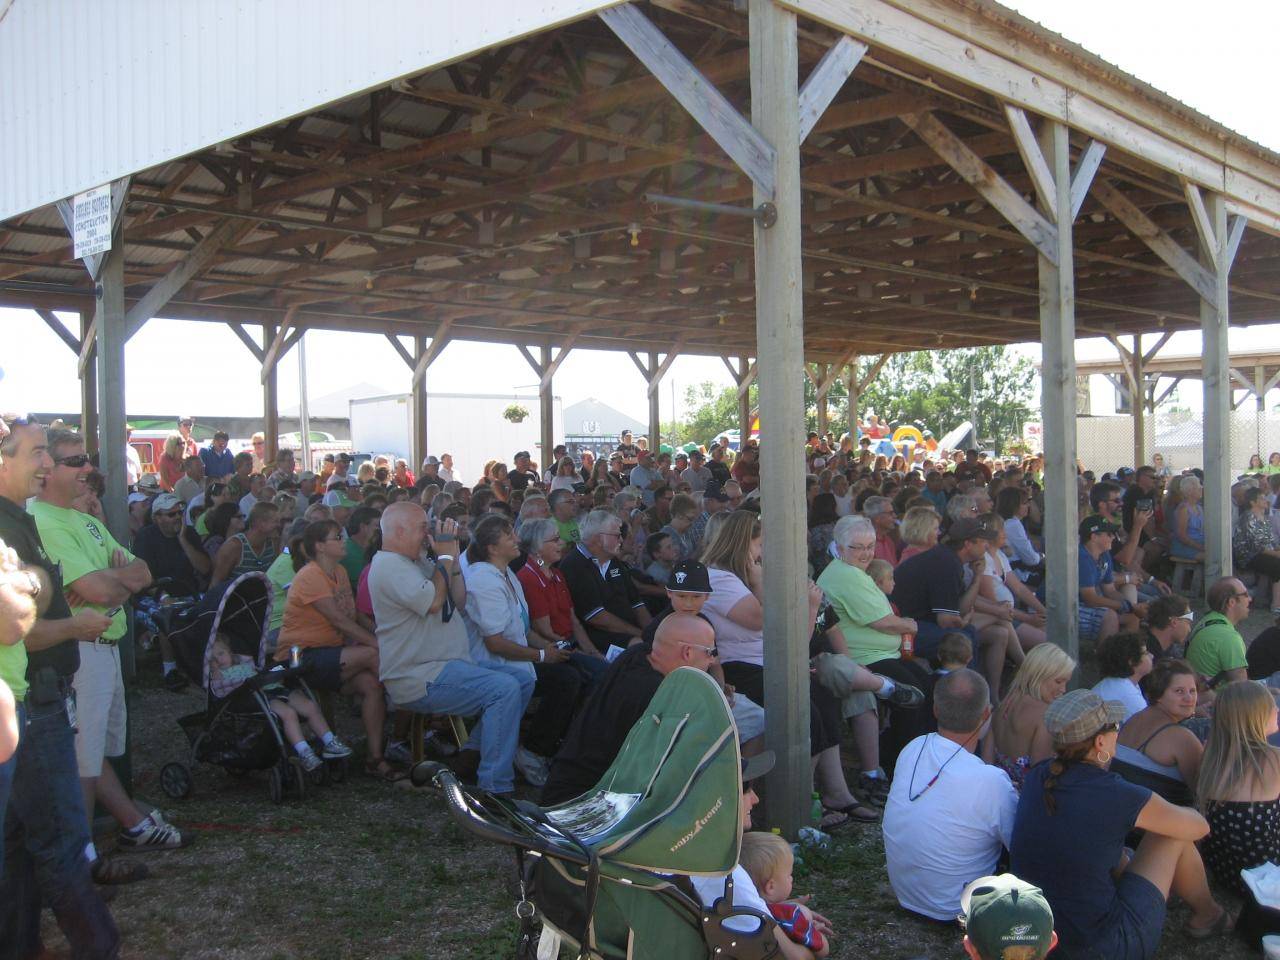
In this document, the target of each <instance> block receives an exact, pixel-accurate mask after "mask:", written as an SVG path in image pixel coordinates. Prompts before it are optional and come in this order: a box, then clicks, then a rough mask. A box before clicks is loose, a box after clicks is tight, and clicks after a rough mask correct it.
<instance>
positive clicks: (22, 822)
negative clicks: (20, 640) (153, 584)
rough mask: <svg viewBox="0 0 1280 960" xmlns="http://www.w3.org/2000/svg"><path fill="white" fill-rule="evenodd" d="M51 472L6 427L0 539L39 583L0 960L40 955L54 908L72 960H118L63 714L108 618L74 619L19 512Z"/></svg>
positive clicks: (22, 434)
mask: <svg viewBox="0 0 1280 960" xmlns="http://www.w3.org/2000/svg"><path fill="white" fill-rule="evenodd" d="M52 469H54V466H53V462H52V460H51V459H50V457H49V449H48V446H47V443H46V439H45V431H44V427H43V426H41V425H40V424H39V423H36V422H34V421H31V420H27V419H22V420H10V422H9V433H8V435H7V436H3V437H0V539H3V540H4V542H5V543H6V544H8V545H9V547H11V548H12V549H13V550H14V551H15V552H16V553H17V555H18V558H19V560H21V561H22V562H23V563H24V564H26V567H25V569H26V570H28V571H30V572H31V573H33V574H34V575H35V576H36V577H37V578H38V579H39V581H40V590H39V592H38V594H37V596H36V603H37V612H38V615H39V616H38V619H37V620H36V622H35V623H34V624H33V625H32V627H31V629H30V631H29V632H28V633H27V636H26V639H25V640H24V645H25V648H26V652H27V667H26V673H25V676H24V677H23V680H24V681H25V686H26V691H25V696H24V697H23V698H22V701H21V702H22V710H23V714H24V725H23V728H22V738H21V740H20V741H19V744H18V751H17V753H16V754H15V768H14V780H13V787H12V792H11V794H10V797H9V805H8V808H7V810H6V811H5V822H4V843H5V848H4V872H3V876H2V877H0V956H2V957H5V958H7V957H10V956H14V957H29V956H34V955H37V954H39V953H40V952H41V951H42V947H41V943H40V912H41V907H42V905H43V904H47V905H48V906H50V907H52V908H53V913H54V916H55V917H56V918H57V921H58V925H59V926H60V927H61V928H62V931H63V933H64V934H65V935H66V937H67V940H68V942H69V943H70V945H71V952H72V955H73V956H75V957H115V956H117V955H118V953H119V948H120V933H119V931H118V930H117V929H116V925H115V922H114V921H113V920H112V919H111V913H110V911H109V910H107V907H106V905H105V904H104V903H103V901H102V897H101V896H100V895H99V894H98V891H97V889H96V887H95V886H94V883H93V880H92V879H91V878H90V874H89V861H88V860H87V859H86V857H85V849H86V846H87V844H88V843H89V821H88V817H87V816H86V813H85V806H84V796H83V794H82V793H81V790H80V782H79V778H78V773H77V769H76V753H75V737H74V731H73V727H72V723H71V717H70V715H69V705H70V703H71V702H72V701H71V699H70V698H71V696H72V687H71V681H72V677H73V676H74V675H75V672H76V670H77V668H78V667H79V665H80V651H79V643H78V641H80V640H82V639H90V638H92V637H96V636H100V635H101V634H102V632H103V631H104V630H106V629H107V628H108V627H109V626H110V625H111V621H110V619H109V618H108V617H106V616H104V615H103V614H102V613H100V612H98V611H95V610H89V609H84V610H81V611H79V612H78V613H76V614H75V615H74V616H73V615H72V613H71V608H70V606H69V605H68V603H67V600H66V596H65V595H64V594H63V590H62V571H61V567H60V566H59V565H58V564H57V563H55V562H54V561H53V559H51V558H50V556H49V555H48V554H47V553H46V552H45V549H44V545H43V543H42V541H41V539H40V533H39V531H38V530H37V528H36V524H35V521H34V520H33V519H32V518H31V516H30V515H29V514H27V513H26V511H25V510H24V509H23V504H24V503H25V502H26V500H27V499H28V498H30V497H32V496H34V495H35V494H36V493H37V492H38V491H39V489H40V485H41V482H42V481H43V480H44V478H45V477H46V476H48V474H49V472H50V471H51V470H52Z"/></svg>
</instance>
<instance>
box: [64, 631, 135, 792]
mask: <svg viewBox="0 0 1280 960" xmlns="http://www.w3.org/2000/svg"><path fill="white" fill-rule="evenodd" d="M71 685H72V686H73V687H74V688H75V691H76V766H78V767H79V768H80V776H81V777H96V776H98V775H100V774H101V773H102V760H103V758H104V757H119V756H123V755H124V744H125V727H126V724H127V720H128V715H127V714H126V713H125V704H124V678H123V676H122V675H121V673H120V648H119V647H117V646H115V645H107V644H101V643H86V642H85V641H83V640H81V641H80V669H79V670H77V671H76V675H75V677H74V679H73V680H72V681H71Z"/></svg>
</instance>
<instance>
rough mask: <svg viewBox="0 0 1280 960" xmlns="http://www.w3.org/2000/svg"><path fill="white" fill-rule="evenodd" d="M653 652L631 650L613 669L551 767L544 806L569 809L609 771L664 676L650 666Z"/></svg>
mask: <svg viewBox="0 0 1280 960" xmlns="http://www.w3.org/2000/svg"><path fill="white" fill-rule="evenodd" d="M649 653H650V648H649V646H648V645H647V644H643V643H638V644H636V645H635V646H634V647H628V648H627V650H626V652H625V653H623V654H622V655H621V656H620V657H618V659H616V660H614V661H613V663H611V664H610V665H609V669H608V670H606V671H605V672H604V676H602V677H601V678H600V682H599V683H597V684H596V688H595V690H594V691H592V694H591V696H590V698H589V699H588V700H587V702H586V703H585V704H583V707H582V709H581V710H580V711H578V715H577V716H576V717H575V718H574V721H573V724H572V725H571V726H570V727H569V734H568V736H566V737H565V739H564V743H563V744H561V746H560V752H559V753H557V754H556V756H555V759H554V760H552V761H551V772H550V774H549V775H548V777H547V783H546V786H544V787H543V788H542V800H541V802H542V804H543V805H544V806H550V805H551V804H556V803H564V802H565V801H566V800H572V799H574V798H575V797H579V796H581V795H582V794H584V793H586V791H588V790H590V789H591V788H592V787H593V786H595V785H596V783H598V782H599V780H600V778H601V776H603V775H604V772H605V771H606V770H608V769H609V766H610V765H611V764H612V763H613V761H614V759H615V758H616V757H617V756H618V751H619V750H621V749H622V742H623V741H624V740H625V739H626V738H627V734H628V733H630V732H631V728H632V727H633V726H635V724H636V721H638V720H639V719H640V718H641V717H643V716H644V712H645V710H646V709H647V708H648V706H649V701H650V700H652V699H653V695H654V694H655V693H656V692H657V690H658V687H659V686H660V685H661V683H662V680H663V676H662V674H660V673H659V672H658V671H657V670H655V669H653V667H652V666H650V664H649Z"/></svg>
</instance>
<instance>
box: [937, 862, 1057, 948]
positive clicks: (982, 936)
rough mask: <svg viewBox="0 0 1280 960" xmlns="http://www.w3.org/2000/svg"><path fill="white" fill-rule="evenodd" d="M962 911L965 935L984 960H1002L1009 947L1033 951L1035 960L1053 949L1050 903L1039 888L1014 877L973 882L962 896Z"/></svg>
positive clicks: (1006, 874)
mask: <svg viewBox="0 0 1280 960" xmlns="http://www.w3.org/2000/svg"><path fill="white" fill-rule="evenodd" d="M960 910H961V911H962V912H963V914H964V922H965V933H967V934H968V936H969V941H970V942H971V943H972V944H973V945H974V947H975V948H976V949H977V951H978V954H979V955H980V956H981V957H982V960H1003V958H1004V956H1005V951H1006V950H1007V949H1008V948H1010V947H1034V948H1035V953H1034V954H1033V955H1032V960H1040V958H1042V957H1044V955H1045V954H1047V953H1048V952H1049V951H1050V950H1052V949H1053V945H1054V942H1055V941H1054V936H1053V911H1052V910H1051V909H1050V908H1049V901H1047V900H1046V899H1045V898H1044V894H1043V893H1042V892H1041V891H1040V888H1039V887H1033V886H1032V885H1031V884H1029V883H1027V882H1026V881H1025V880H1019V879H1018V878H1017V877H1015V876H1014V875H1013V874H1011V873H1002V874H1001V875H1000V876H998V877H979V878H978V879H977V880H975V881H973V883H971V884H969V885H968V886H967V887H965V888H964V893H962V894H961V895H960ZM1018 956H1019V957H1021V956H1022V954H1021V953H1019V954H1018Z"/></svg>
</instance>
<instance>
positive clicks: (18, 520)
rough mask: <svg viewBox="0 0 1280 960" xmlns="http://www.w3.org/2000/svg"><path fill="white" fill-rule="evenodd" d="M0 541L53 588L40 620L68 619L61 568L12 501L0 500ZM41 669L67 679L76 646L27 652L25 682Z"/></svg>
mask: <svg viewBox="0 0 1280 960" xmlns="http://www.w3.org/2000/svg"><path fill="white" fill-rule="evenodd" d="M0 540H3V541H4V542H5V545H6V546H7V547H9V548H11V549H12V550H13V551H14V552H15V553H17V555H18V559H19V560H21V561H22V562H23V563H26V564H30V565H31V566H33V567H40V568H41V569H42V570H44V572H45V573H46V574H48V576H49V582H50V583H51V584H53V588H52V589H53V596H51V597H50V598H49V606H48V609H46V610H45V612H44V614H43V615H42V616H41V617H40V619H41V620H65V619H67V618H68V617H70V616H71V607H70V606H69V605H68V604H67V598H66V596H64V595H63V593H62V564H60V563H55V562H54V560H53V559H52V558H51V557H50V556H49V555H48V554H47V553H45V552H44V544H43V543H42V542H41V541H40V532H39V531H38V530H37V529H36V521H35V519H34V518H33V517H32V516H31V514H29V513H27V511H25V510H23V509H22V507H20V506H18V505H17V504H16V503H14V502H13V501H12V500H9V499H7V498H5V497H0ZM43 667H52V668H53V670H54V671H56V672H57V674H58V676H60V677H66V678H68V679H70V678H71V677H72V676H73V675H74V674H75V672H76V671H77V670H79V669H80V642H79V641H78V640H74V639H73V640H64V641H62V643H59V644H57V645H55V646H52V647H48V648H47V649H44V650H28V651H27V680H28V681H34V679H35V675H36V674H37V673H38V672H39V671H40V670H41V668H43Z"/></svg>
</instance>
